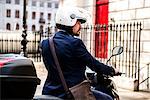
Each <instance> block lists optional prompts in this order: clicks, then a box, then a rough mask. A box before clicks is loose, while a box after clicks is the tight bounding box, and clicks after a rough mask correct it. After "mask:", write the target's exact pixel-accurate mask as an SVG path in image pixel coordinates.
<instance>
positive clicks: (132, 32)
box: [0, 22, 149, 84]
mask: <svg viewBox="0 0 150 100" xmlns="http://www.w3.org/2000/svg"><path fill="white" fill-rule="evenodd" d="M141 27H142V25H141V23H135V22H133V23H126V24H113V23H112V24H109V25H94V26H93V25H87V26H84V27H83V28H82V30H81V35H80V37H81V39H82V40H83V42H84V43H85V45H86V47H87V49H88V50H89V52H91V54H92V55H94V56H95V57H96V58H97V59H99V60H100V61H101V62H104V63H105V62H106V60H107V58H108V57H109V56H110V55H111V50H112V49H113V47H115V46H118V45H120V46H123V48H124V53H123V54H121V55H120V56H116V57H114V58H113V59H112V60H111V62H110V64H111V65H113V66H115V67H117V68H119V69H120V71H122V72H124V73H126V77H131V78H136V79H138V80H139V78H140V52H141V50H140V47H141V31H142V28H141ZM55 31H57V29H56V28H55V29H54V28H53V29H52V28H49V30H48V31H46V32H44V33H40V32H33V33H28V44H27V53H28V57H30V58H32V59H34V61H41V54H40V52H39V43H40V41H41V40H43V39H45V38H48V37H49V36H50V35H51V34H52V33H53V32H55ZM5 34H6V33H5ZM29 35H32V36H29ZM8 36H9V35H8ZM0 37H1V38H0V53H1V54H2V53H20V52H21V44H20V42H21V40H19V39H18V38H17V37H16V38H15V39H9V38H8V39H7V38H6V37H4V36H3V35H2V34H0ZM29 37H30V39H29ZM31 37H32V38H31ZM148 68H149V67H148ZM148 79H149V77H148ZM148 79H147V80H148ZM143 81H144V80H143ZM139 84H140V83H139ZM148 84H149V83H148Z"/></svg>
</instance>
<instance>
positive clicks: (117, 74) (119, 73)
mask: <svg viewBox="0 0 150 100" xmlns="http://www.w3.org/2000/svg"><path fill="white" fill-rule="evenodd" d="M122 74H125V73H122V72H118V73H116V74H115V75H114V76H121V75H122Z"/></svg>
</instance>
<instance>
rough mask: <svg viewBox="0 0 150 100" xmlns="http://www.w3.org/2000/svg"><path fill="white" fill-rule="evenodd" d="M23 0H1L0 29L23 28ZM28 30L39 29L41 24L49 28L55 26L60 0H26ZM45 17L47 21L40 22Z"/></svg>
mask: <svg viewBox="0 0 150 100" xmlns="http://www.w3.org/2000/svg"><path fill="white" fill-rule="evenodd" d="M23 1H24V0H1V1H0V23H1V24H0V30H3V31H7V30H8V31H16V30H22V25H23ZM26 1H27V4H26V22H27V31H39V30H40V26H41V25H42V26H43V28H44V29H45V28H47V27H48V26H55V21H54V17H55V13H56V10H57V9H58V3H59V0H26ZM40 18H43V19H44V21H45V23H44V24H40V23H39V19H40Z"/></svg>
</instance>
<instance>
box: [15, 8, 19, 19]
mask: <svg viewBox="0 0 150 100" xmlns="http://www.w3.org/2000/svg"><path fill="white" fill-rule="evenodd" d="M15 18H19V10H16V11H15Z"/></svg>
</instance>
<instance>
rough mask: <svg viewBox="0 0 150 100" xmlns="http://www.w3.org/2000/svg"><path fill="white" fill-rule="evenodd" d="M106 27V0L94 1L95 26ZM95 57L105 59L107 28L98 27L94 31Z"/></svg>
mask: <svg viewBox="0 0 150 100" xmlns="http://www.w3.org/2000/svg"><path fill="white" fill-rule="evenodd" d="M102 24H105V25H108V0H96V25H102ZM95 50H96V51H95V55H96V57H98V58H107V53H108V32H107V27H103V26H100V27H98V28H96V31H95Z"/></svg>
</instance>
